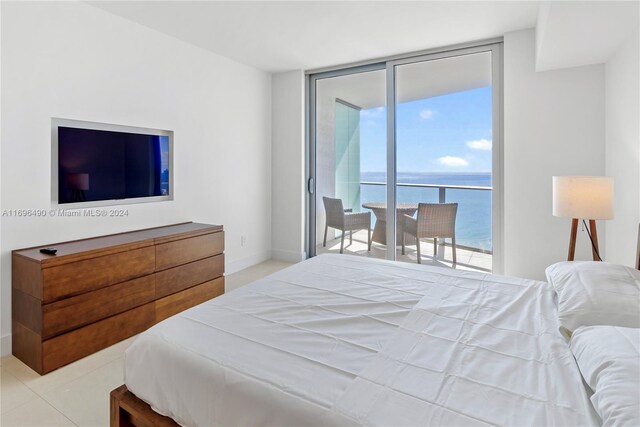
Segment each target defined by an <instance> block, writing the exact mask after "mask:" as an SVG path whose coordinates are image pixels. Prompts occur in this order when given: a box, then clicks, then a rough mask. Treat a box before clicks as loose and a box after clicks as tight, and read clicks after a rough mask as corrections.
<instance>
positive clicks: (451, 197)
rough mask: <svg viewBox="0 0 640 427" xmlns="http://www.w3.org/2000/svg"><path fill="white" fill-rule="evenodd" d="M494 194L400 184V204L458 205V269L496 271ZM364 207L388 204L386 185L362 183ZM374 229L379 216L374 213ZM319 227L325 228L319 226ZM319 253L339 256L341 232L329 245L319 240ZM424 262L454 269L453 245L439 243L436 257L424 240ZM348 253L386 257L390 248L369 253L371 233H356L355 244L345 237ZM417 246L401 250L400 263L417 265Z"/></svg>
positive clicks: (380, 247)
mask: <svg viewBox="0 0 640 427" xmlns="http://www.w3.org/2000/svg"><path fill="white" fill-rule="evenodd" d="M491 192H492V187H482V186H467V185H440V184H413V183H399V184H397V199H398V203H415V204H417V203H419V202H422V203H447V202H457V203H458V215H457V218H456V241H457V245H456V246H457V258H458V262H457V264H456V266H455V268H457V269H464V270H476V271H482V272H491V269H492V255H493V249H492V246H493V245H492V241H491ZM359 199H360V204H361V205H362V204H366V203H370V202H384V201H385V200H386V183H384V182H371V181H363V182H360V197H359ZM353 209H354V211H357V210H360V211H366V210H367V209H364V208H362V207H361V206H353ZM371 217H372V218H371V221H372V227H373V226H374V225H375V221H376V217H375V215H374V214H373V213H372V214H371ZM319 226H323V225H322V224H319ZM318 242H319V244H318V246H317V253H318V254H321V253H339V252H340V232H339V231H338V232H336V237H335V238H334V239H331V240H327V246H326V247H323V246H322V241H321V240H319V241H318ZM421 249H422V253H421V255H422V263H423V264H427V265H438V266H447V267H452V266H453V265H452V251H451V246H450V242H449V241H448V239H447V243H446V244H439V245H438V247H437V253H436V254H435V256H434V253H433V243H432V240H431V239H423V240H422V245H421ZM344 253H348V254H357V255H362V256H369V257H374V258H382V259H384V258H386V245H381V244H378V243H375V242H374V243H373V245H372V248H371V252H368V251H367V231H366V230H364V231H358V232H355V233H354V234H353V243H351V244H350V243H349V240H348V236H345V248H344ZM416 256H417V254H416V247H415V245H413V246H407V250H406V255H402V254H401V251H400V248H399V247H398V250H397V252H396V259H397V260H398V261H406V262H412V263H415V262H416Z"/></svg>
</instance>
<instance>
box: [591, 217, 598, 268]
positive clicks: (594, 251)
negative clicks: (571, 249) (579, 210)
mask: <svg viewBox="0 0 640 427" xmlns="http://www.w3.org/2000/svg"><path fill="white" fill-rule="evenodd" d="M589 231H590V232H591V239H592V240H593V246H592V247H591V252H592V254H593V260H594V261H599V260H600V257H599V256H598V253H600V248H599V247H598V232H597V231H596V220H595V219H590V220H589Z"/></svg>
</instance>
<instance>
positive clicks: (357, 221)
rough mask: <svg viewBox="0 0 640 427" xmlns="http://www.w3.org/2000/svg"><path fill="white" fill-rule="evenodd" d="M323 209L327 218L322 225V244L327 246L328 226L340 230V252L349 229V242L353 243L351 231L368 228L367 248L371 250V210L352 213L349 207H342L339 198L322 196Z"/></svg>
mask: <svg viewBox="0 0 640 427" xmlns="http://www.w3.org/2000/svg"><path fill="white" fill-rule="evenodd" d="M322 201H323V202H324V210H325V212H326V215H327V218H326V223H325V226H324V240H323V242H322V246H327V230H328V229H329V227H331V228H335V229H338V230H340V231H342V237H341V239H340V253H342V251H343V250H344V234H345V232H347V231H349V243H353V232H354V230H355V231H358V230H368V238H367V246H368V249H367V250H369V251H370V250H371V212H359V213H352V212H351V209H346V210H345V209H344V207H343V205H342V200H341V199H332V198H330V197H323V198H322Z"/></svg>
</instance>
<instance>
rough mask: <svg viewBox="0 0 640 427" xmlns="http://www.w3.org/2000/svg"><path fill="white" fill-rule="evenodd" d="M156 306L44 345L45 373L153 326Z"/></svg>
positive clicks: (146, 305)
mask: <svg viewBox="0 0 640 427" xmlns="http://www.w3.org/2000/svg"><path fill="white" fill-rule="evenodd" d="M154 321H155V309H154V303H153V302H150V303H148V304H145V305H143V306H140V307H138V308H134V309H133V310H129V311H126V312H124V313H121V314H118V315H115V316H112V317H109V318H107V319H104V320H100V321H99V322H96V323H92V324H91V325H88V326H85V327H83V328H80V329H76V330H75V331H71V332H68V333H66V334H63V335H59V336H57V337H55V338H51V339H49V340H46V341H44V342H43V343H42V371H43V372H42V373H43V374H44V373H47V372H50V371H52V370H54V369H57V368H59V367H61V366H64V365H66V364H68V363H71V362H73V361H74V360H78V359H80V358H81V357H85V356H87V355H89V354H91V353H95V352H96V351H98V350H101V349H103V348H105V347H109V346H110V345H112V344H115V343H117V342H118V341H122V340H123V339H126V338H129V337H131V336H133V335H135V334H138V333H140V332H142V331H144V330H145V329H147V328H149V327H150V326H151V325H153V324H154Z"/></svg>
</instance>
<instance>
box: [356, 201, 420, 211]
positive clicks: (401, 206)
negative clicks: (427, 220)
mask: <svg viewBox="0 0 640 427" xmlns="http://www.w3.org/2000/svg"><path fill="white" fill-rule="evenodd" d="M362 207H363V208H365V209H372V210H373V209H387V204H386V203H385V202H370V203H363V204H362ZM396 209H398V210H399V211H411V210H413V211H415V210H418V204H417V203H398V204H397V205H396Z"/></svg>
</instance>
